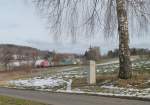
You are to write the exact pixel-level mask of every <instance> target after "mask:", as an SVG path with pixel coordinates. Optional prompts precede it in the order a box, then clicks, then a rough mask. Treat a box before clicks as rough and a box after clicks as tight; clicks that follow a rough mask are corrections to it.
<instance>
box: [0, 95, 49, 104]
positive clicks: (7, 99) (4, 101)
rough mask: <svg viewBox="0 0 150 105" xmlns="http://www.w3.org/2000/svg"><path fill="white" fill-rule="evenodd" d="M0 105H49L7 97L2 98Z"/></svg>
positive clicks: (0, 97) (0, 98)
mask: <svg viewBox="0 0 150 105" xmlns="http://www.w3.org/2000/svg"><path fill="white" fill-rule="evenodd" d="M0 105H48V104H42V103H38V102H34V101H29V100H23V99H17V98H11V97H7V96H0Z"/></svg>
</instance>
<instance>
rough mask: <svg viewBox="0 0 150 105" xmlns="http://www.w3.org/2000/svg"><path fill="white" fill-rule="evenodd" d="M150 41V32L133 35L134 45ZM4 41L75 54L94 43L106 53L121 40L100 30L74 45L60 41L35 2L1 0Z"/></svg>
mask: <svg viewBox="0 0 150 105" xmlns="http://www.w3.org/2000/svg"><path fill="white" fill-rule="evenodd" d="M149 40H150V35H149V36H148V35H147V36H144V37H138V38H135V37H131V40H130V42H131V43H130V47H139V48H150V41H149ZM0 43H1V44H6V43H11V44H19V45H27V46H32V47H36V48H39V49H42V50H56V51H59V52H75V53H84V51H85V50H86V49H87V48H89V46H90V45H92V46H100V48H101V52H102V53H106V52H107V51H108V50H110V49H114V48H116V47H117V45H118V40H117V38H114V39H113V38H111V39H109V40H105V39H104V38H103V37H102V35H100V33H99V35H97V36H95V37H94V38H92V39H88V38H87V39H85V38H79V39H78V40H77V42H76V43H74V44H73V43H72V42H71V40H69V39H68V38H63V39H62V41H59V42H56V41H55V40H54V39H53V38H52V34H51V33H49V30H48V28H47V24H46V22H45V21H44V19H42V18H41V17H40V15H39V14H38V13H37V11H35V8H34V7H33V5H30V4H28V3H26V2H25V0H0Z"/></svg>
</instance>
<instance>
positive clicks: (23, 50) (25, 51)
mask: <svg viewBox="0 0 150 105" xmlns="http://www.w3.org/2000/svg"><path fill="white" fill-rule="evenodd" d="M6 52H9V53H11V54H17V55H27V56H33V54H34V53H36V54H37V55H38V56H44V55H45V54H47V53H48V51H41V50H39V49H36V48H32V47H28V46H20V45H13V44H0V56H1V57H2V56H3V55H4V54H5V53H6Z"/></svg>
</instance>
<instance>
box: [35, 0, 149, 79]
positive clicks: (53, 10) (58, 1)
mask: <svg viewBox="0 0 150 105" xmlns="http://www.w3.org/2000/svg"><path fill="white" fill-rule="evenodd" d="M35 3H36V4H37V6H38V8H39V9H40V10H42V12H43V13H44V14H45V15H46V16H47V17H48V22H49V25H50V29H52V30H53V31H54V32H55V36H56V37H61V36H60V35H62V36H63V35H64V34H63V33H64V31H66V32H67V33H68V35H72V37H73V39H75V40H76V38H77V37H80V36H78V35H81V33H82V35H91V36H93V35H94V34H96V33H99V32H101V31H102V30H103V32H104V36H105V37H106V38H109V37H111V36H114V35H118V36H119V61H120V70H119V78H121V79H128V78H131V76H132V71H131V62H130V51H129V34H130V35H134V34H136V35H138V34H139V35H142V34H143V32H146V31H147V29H148V24H149V19H150V12H149V11H150V0H35ZM133 30H134V31H133ZM139 30H140V31H139ZM79 33H80V34H79Z"/></svg>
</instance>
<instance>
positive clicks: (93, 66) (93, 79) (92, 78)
mask: <svg viewBox="0 0 150 105" xmlns="http://www.w3.org/2000/svg"><path fill="white" fill-rule="evenodd" d="M88 83H89V84H91V85H92V84H96V64H95V61H92V60H91V61H90V70H89V71H88Z"/></svg>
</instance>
